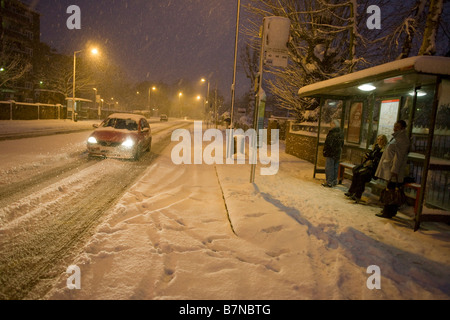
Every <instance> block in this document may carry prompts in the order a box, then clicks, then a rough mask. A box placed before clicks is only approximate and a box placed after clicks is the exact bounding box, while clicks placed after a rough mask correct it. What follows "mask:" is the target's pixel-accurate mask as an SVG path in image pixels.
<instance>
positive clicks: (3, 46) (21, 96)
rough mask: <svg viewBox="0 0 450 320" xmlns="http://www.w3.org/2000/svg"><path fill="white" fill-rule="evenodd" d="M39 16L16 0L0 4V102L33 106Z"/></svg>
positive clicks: (5, 0) (38, 40) (1, 0)
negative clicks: (28, 103)
mask: <svg viewBox="0 0 450 320" xmlns="http://www.w3.org/2000/svg"><path fill="white" fill-rule="evenodd" d="M39 44H40V15H39V13H37V12H36V11H34V10H33V9H32V8H30V6H28V5H27V4H25V3H23V2H21V1H18V0H0V64H1V65H0V68H1V69H0V100H3V101H7V100H15V101H21V102H34V85H35V84H34V82H35V81H34V80H35V79H34V76H33V70H34V69H35V66H36V59H35V52H36V51H37V50H38V48H39Z"/></svg>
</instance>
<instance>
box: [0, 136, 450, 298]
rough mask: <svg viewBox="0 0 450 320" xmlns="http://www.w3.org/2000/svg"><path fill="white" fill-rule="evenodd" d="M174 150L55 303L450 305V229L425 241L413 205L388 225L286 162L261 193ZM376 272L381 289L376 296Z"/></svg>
mask: <svg viewBox="0 0 450 320" xmlns="http://www.w3.org/2000/svg"><path fill="white" fill-rule="evenodd" d="M37 139H43V137H42V138H37ZM22 142H24V143H25V142H26V140H23V141H22ZM3 143H5V142H0V146H1V144H3ZM18 143H19V142H18ZM35 144H36V145H38V144H40V143H39V142H38V141H35ZM172 147H173V144H172V145H171V146H170V147H169V148H167V149H165V150H164V152H163V153H162V154H161V155H160V156H159V157H158V158H157V159H156V160H155V161H154V162H152V164H151V165H150V166H149V167H148V168H147V170H146V171H145V172H144V174H143V176H142V178H141V179H139V180H138V181H137V182H136V183H135V184H134V185H133V186H132V187H131V188H129V189H128V190H127V191H126V192H125V194H124V195H123V196H122V197H121V198H120V200H119V201H118V202H117V204H116V205H114V206H113V207H112V208H111V209H109V210H108V211H107V212H106V213H105V217H104V222H103V223H102V224H101V225H99V226H98V228H97V229H96V230H95V232H94V235H93V236H92V237H91V238H90V239H89V240H88V242H87V244H86V245H82V246H79V247H78V248H77V250H76V251H77V252H79V253H77V254H76V257H75V258H74V259H73V261H68V262H67V264H68V265H67V267H68V266H69V264H70V265H77V266H79V267H80V270H81V289H80V290H70V289H68V287H67V283H66V281H67V279H68V277H69V275H68V274H66V270H65V269H64V270H61V271H60V274H59V277H58V278H57V279H56V280H55V281H53V282H52V284H51V287H52V289H51V290H50V291H49V292H48V294H47V295H45V296H44V297H43V298H44V299H155V300H156V299H198V300H204V299H213V300H215V299H227V300H228V299H232V300H233V299H245V300H248V299H250V300H260V299H274V300H303V299H445V300H446V299H449V297H450V271H449V270H450V268H449V266H450V250H449V249H450V248H449V243H450V228H449V226H447V225H445V224H438V223H424V224H423V226H422V228H421V229H420V230H419V231H418V232H413V230H412V223H411V221H410V217H409V216H408V214H410V212H411V210H412V208H410V207H406V208H403V209H402V212H403V213H402V214H400V215H399V216H400V217H399V218H400V219H398V220H395V221H388V220H383V219H380V218H377V217H375V213H377V212H378V211H379V208H377V207H374V206H363V205H355V204H353V203H349V202H348V201H347V200H346V199H345V197H344V195H343V193H344V191H346V188H345V186H339V187H338V188H336V189H325V188H323V187H321V186H320V183H321V181H320V180H316V179H313V178H312V172H313V165H312V164H310V163H307V162H305V161H303V160H300V159H298V158H295V157H293V156H290V155H286V154H285V153H284V152H281V159H280V171H279V173H278V174H277V175H275V176H267V177H261V176H257V178H256V182H255V184H251V183H249V178H250V167H249V166H248V165H217V166H208V165H205V164H204V165H183V166H176V165H174V164H173V163H172V161H171V157H170V152H171V148H172ZM69 149H70V148H69ZM3 150H5V149H3ZM60 150H61V149H60ZM51 154H52V153H51V152H50V151H49V154H48V156H49V157H50V155H51ZM2 156H4V158H5V159H8V156H6V155H4V154H3V153H2ZM31 158H33V157H31ZM44 158H45V156H44ZM6 161H8V160H6ZM9 161H11V160H9ZM29 161H31V160H30V159H29V160H27V161H24V162H25V163H21V164H20V165H21V166H26V163H28V162H29ZM31 162H33V161H31ZM11 163H12V162H11ZM1 169H2V170H3V171H2V172H3V175H2V177H5V176H8V172H6V171H5V170H8V168H4V167H3V166H2V167H1ZM9 169H11V168H9ZM20 172H21V170H18V172H17V173H16V174H17V175H19V176H20ZM224 200H225V201H224ZM372 265H376V266H378V267H379V268H380V272H381V289H372V290H371V289H369V288H368V286H367V280H368V279H369V277H370V276H371V274H369V273H368V272H367V269H368V267H369V266H372Z"/></svg>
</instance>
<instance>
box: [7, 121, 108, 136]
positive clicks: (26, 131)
mask: <svg viewBox="0 0 450 320" xmlns="http://www.w3.org/2000/svg"><path fill="white" fill-rule="evenodd" d="M95 123H100V121H96V120H87V121H78V122H73V121H71V120H30V121H25V120H14V121H8V120H1V121H0V140H5V139H18V138H28V137H36V136H45V135H52V134H60V133H69V132H78V131H86V130H91V129H93V127H92V125H93V124H95Z"/></svg>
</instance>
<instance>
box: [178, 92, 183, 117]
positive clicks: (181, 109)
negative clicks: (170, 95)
mask: <svg viewBox="0 0 450 320" xmlns="http://www.w3.org/2000/svg"><path fill="white" fill-rule="evenodd" d="M182 96H183V92H180V93H179V94H178V102H179V103H180V111H181V117H182V118H183V104H182V103H181V97H182Z"/></svg>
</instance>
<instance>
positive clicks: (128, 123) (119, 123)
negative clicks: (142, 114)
mask: <svg viewBox="0 0 450 320" xmlns="http://www.w3.org/2000/svg"><path fill="white" fill-rule="evenodd" d="M103 127H104V128H114V129H125V130H128V131H137V130H138V124H137V123H136V121H134V120H131V119H117V118H111V119H108V120H106V121H105V122H104V124H103Z"/></svg>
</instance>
